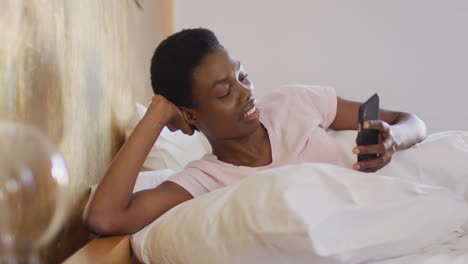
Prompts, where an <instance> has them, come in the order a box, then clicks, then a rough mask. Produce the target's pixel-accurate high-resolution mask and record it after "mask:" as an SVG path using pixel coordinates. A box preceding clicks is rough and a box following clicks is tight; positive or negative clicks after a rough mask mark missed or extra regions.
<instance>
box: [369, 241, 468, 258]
mask: <svg viewBox="0 0 468 264" xmlns="http://www.w3.org/2000/svg"><path fill="white" fill-rule="evenodd" d="M466 263H468V234H464V235H460V237H457V238H454V239H452V240H450V241H447V242H445V243H440V244H437V245H434V246H431V247H428V248H425V249H424V250H421V251H420V252H418V253H415V254H410V255H408V256H403V257H398V258H393V259H388V260H384V261H375V262H371V263H369V264H466Z"/></svg>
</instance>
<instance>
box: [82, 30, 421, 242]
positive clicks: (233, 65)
mask: <svg viewBox="0 0 468 264" xmlns="http://www.w3.org/2000/svg"><path fill="white" fill-rule="evenodd" d="M151 79H152V87H153V90H154V93H155V96H154V97H153V99H152V102H151V104H150V106H149V108H148V110H147V112H146V114H145V116H144V117H143V118H142V120H141V121H140V122H139V124H138V125H137V126H136V128H135V130H134V131H133V133H132V134H131V135H130V137H129V138H128V140H127V141H126V142H125V144H124V145H123V147H122V148H121V150H120V151H119V153H118V154H117V155H116V156H115V158H114V160H113V161H112V163H111V165H110V167H109V169H108V171H107V172H106V174H105V175H104V177H103V178H102V180H101V183H100V184H99V187H98V188H97V190H96V193H95V195H94V197H93V200H92V201H91V203H90V206H89V210H88V215H87V216H86V223H87V224H88V226H89V227H90V228H91V229H92V230H93V231H95V232H97V233H100V234H129V233H134V232H136V231H138V230H140V229H141V228H143V227H144V226H146V225H147V224H149V223H151V222H152V221H154V220H155V219H156V218H158V217H159V216H161V215H162V214H163V213H165V212H166V211H168V210H169V209H171V208H172V207H174V206H176V205H178V204H180V203H182V202H184V201H187V200H189V199H192V198H193V197H195V196H197V195H200V194H202V193H205V192H208V191H211V190H213V189H216V188H219V187H222V186H225V185H228V184H230V183H232V182H235V181H238V180H240V179H242V178H243V177H246V176H248V175H249V174H251V173H253V172H255V171H257V170H262V169H268V168H274V167H278V166H281V165H286V164H294V163H301V162H329V163H335V164H337V165H343V164H340V160H339V159H337V158H336V156H335V154H336V153H334V151H333V149H332V148H330V147H329V146H331V144H332V142H331V141H330V137H328V136H327V133H326V131H325V129H327V128H330V129H333V130H350V129H354V130H355V129H357V120H356V119H357V114H358V109H359V106H360V103H357V102H352V101H348V100H345V99H342V98H339V97H337V96H336V95H335V92H334V90H333V89H331V88H324V87H304V86H290V87H287V88H284V89H282V90H280V91H278V92H274V93H272V94H271V95H268V96H266V97H265V98H264V99H263V100H262V102H260V103H259V104H258V105H257V104H256V100H255V98H254V97H253V94H252V91H253V84H252V83H251V81H250V80H249V78H248V76H247V73H246V72H245V70H244V69H243V67H242V65H241V63H240V62H239V61H237V60H236V59H234V58H233V57H232V56H231V55H230V54H229V52H228V51H227V50H226V49H224V48H223V46H221V45H220V43H219V42H218V40H217V38H216V36H215V35H214V34H213V32H211V31H209V30H207V29H189V30H183V31H181V32H179V33H176V34H174V35H172V36H170V37H168V38H167V39H166V40H164V41H163V42H162V43H161V44H160V45H159V46H158V48H157V49H156V51H155V54H154V56H153V59H152V65H151ZM380 117H381V120H379V121H372V122H367V123H366V124H365V128H366V129H375V130H378V131H379V134H380V142H379V144H377V145H371V146H357V147H355V148H354V149H353V150H352V151H353V152H354V153H355V154H358V153H360V154H366V153H375V154H378V157H377V158H376V159H374V160H369V161H365V162H359V163H356V164H353V165H352V166H353V168H354V169H356V170H361V171H365V172H373V171H377V170H379V169H380V168H382V167H384V166H385V165H386V164H388V163H389V162H390V160H391V157H392V155H393V153H394V152H395V151H397V150H402V149H406V148H408V147H410V146H412V145H414V144H415V143H417V142H419V141H421V140H422V139H423V138H424V137H425V134H426V129H425V125H424V123H423V121H421V120H420V119H419V118H417V117H416V116H415V115H412V114H408V113H402V112H394V111H387V110H381V114H380ZM165 126H167V127H168V128H169V129H170V130H171V131H175V130H181V131H182V132H183V133H185V134H188V135H191V134H193V132H194V130H199V131H201V132H202V133H203V134H204V135H205V136H206V137H207V139H208V141H209V142H210V144H211V147H212V150H213V153H212V154H207V155H206V156H205V157H203V158H202V159H201V160H199V161H194V162H192V163H191V164H189V165H188V166H187V167H186V169H185V170H183V171H182V172H179V173H177V174H176V175H174V176H172V177H171V178H170V179H169V180H168V181H166V182H164V183H162V184H161V185H160V186H158V187H157V188H154V189H151V190H145V191H141V192H137V193H135V194H132V190H133V187H134V185H135V181H136V179H137V176H138V172H139V170H140V168H141V166H142V164H143V162H144V160H145V158H146V156H147V155H148V153H149V151H150V149H151V147H152V146H153V144H154V142H155V141H156V140H157V138H158V136H159V134H160V132H161V130H162V129H163V128H164V127H165ZM350 151H351V150H350Z"/></svg>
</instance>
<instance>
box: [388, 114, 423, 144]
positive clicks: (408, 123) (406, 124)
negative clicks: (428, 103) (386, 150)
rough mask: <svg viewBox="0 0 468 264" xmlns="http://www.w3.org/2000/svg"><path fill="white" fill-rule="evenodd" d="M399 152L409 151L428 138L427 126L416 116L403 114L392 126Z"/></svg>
mask: <svg viewBox="0 0 468 264" xmlns="http://www.w3.org/2000/svg"><path fill="white" fill-rule="evenodd" d="M392 133H393V137H394V139H395V142H396V148H397V150H403V149H407V148H409V147H411V146H413V145H414V144H416V143H418V142H421V141H422V140H423V139H424V138H425V137H426V124H425V123H424V121H422V120H421V119H420V118H419V117H417V116H416V115H414V114H408V113H401V114H400V115H399V117H398V119H397V120H396V122H395V124H393V125H392Z"/></svg>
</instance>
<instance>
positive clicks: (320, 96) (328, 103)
mask: <svg viewBox="0 0 468 264" xmlns="http://www.w3.org/2000/svg"><path fill="white" fill-rule="evenodd" d="M300 88H301V90H302V91H300V92H299V91H298V93H299V94H301V99H298V103H303V104H304V105H305V107H304V108H307V107H309V108H310V106H311V105H312V106H313V107H314V108H315V109H314V110H315V111H317V112H318V113H319V115H320V126H321V127H322V128H328V127H329V126H330V125H331V123H333V121H334V120H335V117H336V110H337V109H336V108H337V97H336V92H335V89H333V88H331V87H327V86H301V87H300Z"/></svg>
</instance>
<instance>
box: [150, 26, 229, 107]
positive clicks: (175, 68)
mask: <svg viewBox="0 0 468 264" xmlns="http://www.w3.org/2000/svg"><path fill="white" fill-rule="evenodd" d="M222 48H223V46H221V44H220V43H219V41H218V38H217V37H216V36H215V34H214V33H213V32H212V31H211V30H208V29H205V28H195V29H184V30H182V31H180V32H178V33H175V34H173V35H171V36H169V37H168V38H166V39H165V40H163V41H162V42H161V43H160V44H159V46H158V47H157V48H156V51H155V52H154V55H153V58H152V60H151V86H152V87H153V92H154V93H155V94H160V95H162V96H164V97H165V98H166V99H168V100H169V101H171V102H172V103H174V104H175V105H177V106H185V107H194V106H195V103H194V101H193V98H192V80H193V78H192V77H193V70H194V69H195V67H197V66H198V65H199V64H200V62H201V60H202V58H203V57H204V56H205V55H206V54H207V53H211V52H214V51H216V50H218V49H222Z"/></svg>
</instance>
